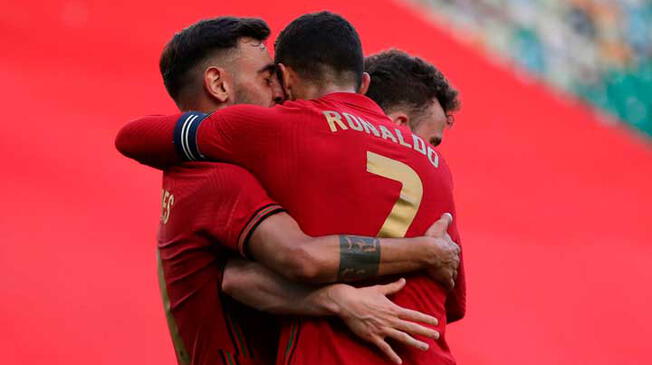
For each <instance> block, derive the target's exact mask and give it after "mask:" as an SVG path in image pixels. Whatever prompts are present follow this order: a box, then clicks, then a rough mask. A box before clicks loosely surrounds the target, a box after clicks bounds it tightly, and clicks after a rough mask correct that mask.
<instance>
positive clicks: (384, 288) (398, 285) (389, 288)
mask: <svg viewBox="0 0 652 365" xmlns="http://www.w3.org/2000/svg"><path fill="white" fill-rule="evenodd" d="M405 283H406V281H405V279H403V278H400V279H398V280H396V281H395V282H393V283H389V284H385V285H378V290H379V291H380V293H381V294H383V295H385V296H387V295H392V294H395V293H398V292H399V291H400V290H401V289H403V287H404V286H405Z"/></svg>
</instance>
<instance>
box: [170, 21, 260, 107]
mask: <svg viewBox="0 0 652 365" xmlns="http://www.w3.org/2000/svg"><path fill="white" fill-rule="evenodd" d="M269 33H270V30H269V27H268V26H267V23H265V21H264V20H262V19H258V18H235V17H219V18H213V19H205V20H201V21H199V22H197V23H195V24H193V25H191V26H189V27H187V28H185V29H183V30H182V31H180V32H178V33H176V34H175V35H174V36H173V37H172V39H171V40H170V41H169V42H168V44H167V45H166V46H165V48H164V49H163V53H162V54H161V59H160V62H159V67H160V69H161V75H162V76H163V83H164V84H165V88H166V89H167V91H168V93H169V94H170V96H171V97H172V99H174V100H175V101H177V102H178V100H177V99H178V97H179V93H180V91H181V90H182V89H183V88H184V87H186V86H187V85H189V84H190V83H192V82H193V80H194V77H193V76H194V75H192V73H191V72H190V71H191V70H192V69H193V68H194V67H195V66H197V65H199V64H200V63H202V62H203V61H204V60H206V58H208V57H209V56H212V55H214V54H215V52H219V51H227V50H230V49H232V48H235V47H237V46H238V40H239V39H240V38H243V37H250V38H253V39H255V40H258V41H264V40H266V39H267V37H269Z"/></svg>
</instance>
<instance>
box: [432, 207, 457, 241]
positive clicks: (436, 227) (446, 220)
mask: <svg viewBox="0 0 652 365" xmlns="http://www.w3.org/2000/svg"><path fill="white" fill-rule="evenodd" d="M452 222H453V216H452V215H451V214H450V213H444V214H442V215H441V218H439V220H438V221H436V222H435V223H433V224H432V226H430V228H428V230H427V231H426V236H431V237H439V236H441V235H443V234H445V233H446V231H447V230H448V225H449V224H451V223H452Z"/></svg>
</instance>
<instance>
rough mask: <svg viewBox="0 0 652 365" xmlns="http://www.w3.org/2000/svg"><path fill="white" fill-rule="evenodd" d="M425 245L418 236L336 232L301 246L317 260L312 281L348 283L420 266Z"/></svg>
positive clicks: (423, 263)
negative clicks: (343, 233)
mask: <svg viewBox="0 0 652 365" xmlns="http://www.w3.org/2000/svg"><path fill="white" fill-rule="evenodd" d="M426 245H427V242H426V240H424V239H422V238H408V239H392V238H373V237H364V236H354V235H338V236H322V237H316V238H312V239H311V242H310V243H309V244H306V246H305V248H306V250H308V251H309V252H310V256H311V257H314V258H315V259H314V260H315V261H317V262H316V263H315V266H316V267H317V269H318V272H317V273H316V274H315V282H334V281H339V282H350V281H358V280H364V279H369V278H374V277H378V276H385V275H392V274H401V273H405V272H411V271H415V270H420V269H423V268H425V267H426V266H427V265H428V263H429V262H428V260H427V258H428V255H427V247H426Z"/></svg>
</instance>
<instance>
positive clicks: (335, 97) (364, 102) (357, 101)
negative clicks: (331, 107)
mask: <svg viewBox="0 0 652 365" xmlns="http://www.w3.org/2000/svg"><path fill="white" fill-rule="evenodd" d="M322 99H326V100H330V101H334V102H337V103H343V104H348V105H350V106H353V107H356V108H363V109H365V110H367V111H372V112H374V113H378V114H380V115H383V116H384V115H385V112H384V111H383V110H382V109H381V108H380V106H378V104H376V102H375V101H373V100H371V99H370V98H368V97H366V96H364V95H362V94H357V93H348V92H334V93H330V94H326V95H324V96H322Z"/></svg>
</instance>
